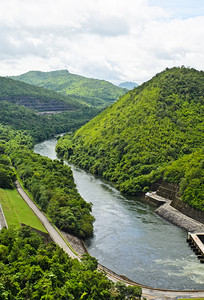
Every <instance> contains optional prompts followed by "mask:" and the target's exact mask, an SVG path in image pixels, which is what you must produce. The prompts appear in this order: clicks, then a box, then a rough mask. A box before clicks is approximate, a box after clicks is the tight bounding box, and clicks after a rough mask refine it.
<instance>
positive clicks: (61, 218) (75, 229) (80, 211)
mask: <svg viewBox="0 0 204 300" xmlns="http://www.w3.org/2000/svg"><path fill="white" fill-rule="evenodd" d="M32 146H33V140H32V138H31V137H30V136H29V135H28V134H26V132H22V131H20V132H17V131H13V130H11V129H9V128H8V127H4V126H0V149H2V151H1V152H2V154H1V155H0V162H1V164H0V166H1V168H0V179H1V187H3V188H12V186H13V181H14V179H15V173H14V171H13V169H12V168H10V163H12V166H14V167H15V170H16V171H17V174H18V176H19V177H20V179H21V180H22V182H23V185H24V187H25V188H26V189H27V190H28V191H29V192H30V193H31V195H32V197H33V199H34V201H35V202H36V203H37V204H38V206H39V207H40V208H41V209H42V210H43V211H44V212H45V213H46V214H47V215H48V216H49V217H50V218H51V220H52V222H53V223H54V224H55V225H56V226H57V227H58V228H59V229H62V230H64V231H66V232H69V233H71V234H74V235H76V236H79V237H82V238H86V237H88V236H91V235H92V234H93V221H94V218H93V216H92V215H91V204H90V203H87V202H86V201H85V200H83V199H82V197H81V196H80V195H79V193H78V192H77V189H76V186H75V183H74V179H73V175H72V171H71V169H70V168H69V167H68V166H67V165H63V162H62V161H59V160H51V159H49V158H46V157H42V156H40V155H39V154H34V153H33V151H32V150H31V148H32ZM6 155H7V156H9V161H8V159H7V158H6ZM9 162H10V163H9Z"/></svg>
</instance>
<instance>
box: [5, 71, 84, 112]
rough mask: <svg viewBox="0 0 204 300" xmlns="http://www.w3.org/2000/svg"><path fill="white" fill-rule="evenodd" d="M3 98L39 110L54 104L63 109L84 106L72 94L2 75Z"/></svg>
mask: <svg viewBox="0 0 204 300" xmlns="http://www.w3.org/2000/svg"><path fill="white" fill-rule="evenodd" d="M2 100H3V101H7V102H11V103H18V104H19V105H24V106H26V107H28V108H33V109H36V110H38V111H45V110H46V107H49V108H50V106H52V105H54V106H57V105H60V109H61V110H76V109H78V108H81V107H83V106H82V104H81V103H80V102H79V101H78V100H77V99H72V98H71V97H70V96H69V97H68V96H63V95H60V94H59V93H56V92H54V91H51V90H48V89H44V88H42V87H36V86H34V85H31V84H28V83H24V82H21V81H16V80H13V79H11V78H6V77H0V101H2ZM61 106H63V107H61ZM57 110H58V109H57Z"/></svg>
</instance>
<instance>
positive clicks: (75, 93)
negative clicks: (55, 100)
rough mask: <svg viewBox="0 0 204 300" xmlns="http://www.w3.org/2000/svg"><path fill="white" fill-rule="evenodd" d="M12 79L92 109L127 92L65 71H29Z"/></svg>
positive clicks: (106, 103) (102, 81)
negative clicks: (76, 101)
mask: <svg viewBox="0 0 204 300" xmlns="http://www.w3.org/2000/svg"><path fill="white" fill-rule="evenodd" d="M12 78H13V79H15V80H20V81H23V82H26V83H29V84H32V85H37V86H40V87H44V88H47V89H50V90H54V91H56V92H59V93H62V94H64V95H69V96H71V97H73V98H76V99H78V100H80V101H81V102H82V103H84V104H88V105H89V106H94V107H104V106H108V105H110V104H111V103H113V102H115V101H116V100H117V99H118V98H119V97H120V96H122V95H124V94H125V93H126V92H127V90H126V89H123V88H120V87H117V86H115V85H114V84H112V83H110V82H108V81H105V80H98V79H92V78H86V77H83V76H79V75H75V74H71V73H69V72H68V71H67V70H61V71H52V72H40V71H30V72H28V73H25V74H22V75H20V76H13V77H12Z"/></svg>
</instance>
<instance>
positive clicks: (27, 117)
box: [0, 101, 98, 142]
mask: <svg viewBox="0 0 204 300" xmlns="http://www.w3.org/2000/svg"><path fill="white" fill-rule="evenodd" d="M97 113H98V109H94V108H89V107H84V108H81V109H77V110H72V111H65V112H61V113H57V114H43V115H38V114H36V113H35V112H34V111H33V110H31V109H28V108H26V107H24V106H21V105H18V104H14V103H9V102H7V101H1V107H0V123H1V124H3V125H8V126H10V127H11V128H12V129H17V130H28V131H29V134H30V135H31V136H32V137H33V138H34V141H35V142H40V141H43V140H45V139H49V138H52V137H53V136H54V135H56V134H58V133H62V132H69V131H73V130H76V129H78V128H79V127H80V126H82V125H84V124H85V123H86V122H88V121H89V120H90V119H92V118H93V117H94V116H96V115H97Z"/></svg>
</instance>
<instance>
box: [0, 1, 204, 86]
mask: <svg viewBox="0 0 204 300" xmlns="http://www.w3.org/2000/svg"><path fill="white" fill-rule="evenodd" d="M190 1H191V2H192V3H195V2H193V1H194V0H188V4H189V2H190ZM153 2H154V1H151V0H149V1H148V0H111V1H109V0H77V1H76V0H58V1H57V2H56V1H55V0H10V1H7V0H2V3H1V11H0V74H1V75H3V76H4V75H10V74H20V73H23V72H26V71H29V70H33V69H35V70H37V69H39V70H45V71H49V70H54V69H65V68H66V69H69V71H71V72H74V73H78V74H81V75H84V76H89V77H95V78H101V79H106V80H110V81H113V82H115V83H119V82H120V81H123V80H131V81H136V82H139V83H141V82H143V81H145V80H147V79H149V78H151V77H152V76H153V75H154V74H155V73H157V72H159V71H162V70H163V69H164V68H166V67H172V66H175V65H186V66H191V67H195V68H197V69H202V68H203V65H202V62H203V61H204V52H203V47H204V41H203V28H204V16H199V15H200V11H201V10H199V11H198V16H199V17H196V16H195V9H194V10H193V17H192V18H189V17H186V15H185V18H174V17H172V16H173V15H172V14H171V12H172V9H173V5H172V3H171V7H170V9H168V6H167V1H166V0H165V5H163V8H162V7H161V5H160V4H161V0H157V1H155V3H157V6H154V5H153ZM173 2H174V5H176V2H175V1H173ZM181 2H183V0H182V1H181ZM163 3H164V2H163ZM177 3H178V2H177ZM150 4H151V6H150ZM183 5H185V3H184V2H183ZM175 11H177V12H178V5H177V6H176V7H175ZM179 11H181V6H179ZM189 11H190V10H188V13H189Z"/></svg>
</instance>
